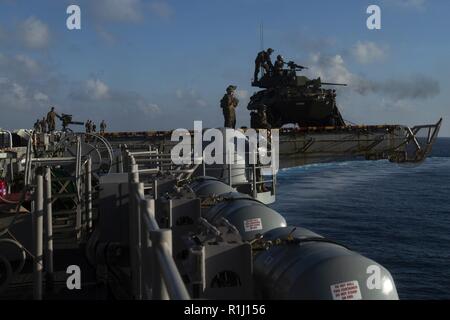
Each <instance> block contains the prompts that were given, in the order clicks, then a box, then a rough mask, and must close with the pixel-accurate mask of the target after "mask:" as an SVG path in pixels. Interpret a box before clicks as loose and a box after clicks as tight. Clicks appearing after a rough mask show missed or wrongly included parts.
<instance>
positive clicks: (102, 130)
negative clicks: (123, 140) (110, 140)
mask: <svg viewBox="0 0 450 320" xmlns="http://www.w3.org/2000/svg"><path fill="white" fill-rule="evenodd" d="M105 130H106V122H105V120H102V122H100V133H105Z"/></svg>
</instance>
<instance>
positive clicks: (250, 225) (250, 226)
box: [244, 218, 263, 232]
mask: <svg viewBox="0 0 450 320" xmlns="http://www.w3.org/2000/svg"><path fill="white" fill-rule="evenodd" d="M262 228H263V226H262V221H261V218H254V219H248V220H244V230H245V232H250V231H257V230H262Z"/></svg>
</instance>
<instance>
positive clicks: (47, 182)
mask: <svg viewBox="0 0 450 320" xmlns="http://www.w3.org/2000/svg"><path fill="white" fill-rule="evenodd" d="M44 205H45V269H46V274H45V277H46V279H45V283H46V289H47V290H48V291H52V290H53V287H54V274H53V210H52V171H51V169H50V167H46V168H45V175H44Z"/></svg>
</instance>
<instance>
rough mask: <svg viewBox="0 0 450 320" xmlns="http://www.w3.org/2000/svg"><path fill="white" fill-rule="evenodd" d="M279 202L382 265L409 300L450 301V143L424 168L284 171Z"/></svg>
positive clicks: (362, 165) (295, 217)
mask: <svg viewBox="0 0 450 320" xmlns="http://www.w3.org/2000/svg"><path fill="white" fill-rule="evenodd" d="M278 183H279V186H278V190H277V202H276V203H275V204H274V205H272V207H273V208H274V209H275V210H277V211H279V212H280V213H281V214H282V215H283V216H284V217H285V218H286V219H287V221H288V224H289V225H296V226H302V227H305V228H308V229H311V230H312V231H315V232H317V233H319V234H321V235H323V236H326V237H328V238H330V239H333V240H336V241H338V242H340V243H342V244H345V245H347V246H348V247H350V248H351V249H353V250H355V251H357V252H359V253H361V254H363V255H365V256H367V257H369V258H371V259H373V260H375V261H377V262H379V263H381V264H382V265H383V266H385V267H386V268H387V269H388V270H389V271H390V272H391V273H392V276H393V277H394V280H395V281H396V285H397V290H398V292H399V295H400V298H401V299H450V138H442V139H439V140H438V141H437V143H436V145H435V147H434V150H433V153H432V155H431V156H430V157H429V158H428V159H427V160H426V161H425V162H424V163H423V164H422V165H420V166H402V165H397V164H393V163H390V162H388V161H349V162H341V163H329V164H316V165H308V166H304V167H298V168H291V169H285V170H282V171H281V172H280V173H279V175H278Z"/></svg>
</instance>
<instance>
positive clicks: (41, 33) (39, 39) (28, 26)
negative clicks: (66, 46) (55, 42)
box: [19, 17, 50, 49]
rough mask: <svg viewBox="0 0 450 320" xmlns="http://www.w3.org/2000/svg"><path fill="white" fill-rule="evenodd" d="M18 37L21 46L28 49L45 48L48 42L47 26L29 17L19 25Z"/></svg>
mask: <svg viewBox="0 0 450 320" xmlns="http://www.w3.org/2000/svg"><path fill="white" fill-rule="evenodd" d="M19 35H20V39H21V41H22V42H23V44H24V45H25V46H26V47H28V48H30V49H42V48H45V47H47V46H48V44H49V42H50V32H49V29H48V26H47V25H46V24H45V23H44V22H42V21H41V20H39V19H37V18H36V17H29V18H28V19H27V20H25V21H24V22H22V23H21V25H20V26H19Z"/></svg>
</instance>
